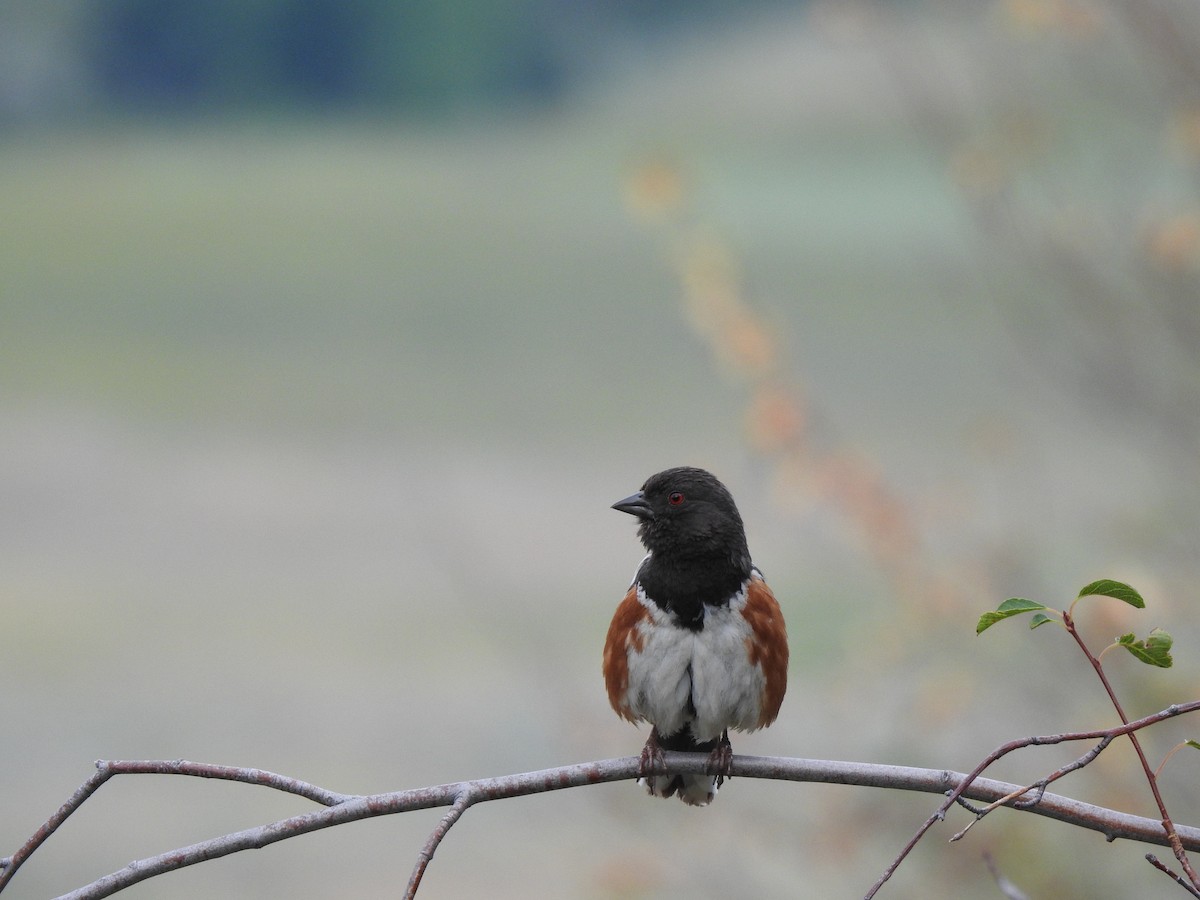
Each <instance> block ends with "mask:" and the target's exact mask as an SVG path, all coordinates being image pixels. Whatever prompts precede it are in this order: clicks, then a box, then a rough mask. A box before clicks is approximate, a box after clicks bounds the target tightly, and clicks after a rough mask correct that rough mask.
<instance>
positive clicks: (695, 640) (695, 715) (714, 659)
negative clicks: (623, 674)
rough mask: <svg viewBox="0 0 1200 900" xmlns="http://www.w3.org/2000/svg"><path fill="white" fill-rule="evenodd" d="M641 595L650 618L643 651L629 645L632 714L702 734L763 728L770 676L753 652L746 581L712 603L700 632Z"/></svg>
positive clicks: (664, 730) (668, 728)
mask: <svg viewBox="0 0 1200 900" xmlns="http://www.w3.org/2000/svg"><path fill="white" fill-rule="evenodd" d="M638 601H639V602H640V603H641V604H642V605H643V606H644V607H645V608H646V610H647V611H648V613H649V618H648V619H647V620H645V621H643V622H641V623H639V624H638V626H637V628H638V631H639V633H640V637H641V640H642V649H641V652H640V653H639V652H637V651H636V650H634V649H632V648H631V649H630V652H629V689H628V695H627V696H628V699H629V708H630V711H631V712H632V713H633V715H634V716H635V717H637V718H641V719H645V720H647V721H649V722H651V723H652V724H654V725H655V726H657V727H658V730H659V733H660V734H662V735H671V734H674V733H676V732H677V731H679V730H680V729H681V728H682V727H683V726H684V725H688V724H690V725H691V726H692V735H693V737H694V738H695V739H696V740H697V741H707V740H712V739H713V738H716V737H719V736H720V735H721V732H722V731H724V730H725V729H726V728H734V729H737V730H738V731H751V730H753V729H754V728H755V727H757V725H758V721H759V714H760V712H761V707H762V697H763V688H764V681H763V672H762V669H761V668H760V667H759V666H757V665H751V664H750V661H749V657H748V652H747V641H748V640H749V639H750V637H751V629H750V624H749V623H748V622H747V621H746V619H745V617H744V616H743V615H742V608H743V607H744V606H745V605H746V591H745V588H744V587H743V589H742V590H741V591H740V592H739V593H738V594H737V595H736V596H735V597H734V598H733V599H732V600H731V601H730V603H729V605H728V606H725V607H721V608H719V609H716V608H712V607H705V610H704V627H703V628H701V629H700V630H699V631H692V630H690V629H687V628H682V627H680V626H678V625H676V624H675V623H674V622H673V620H672V616H671V615H670V613H667V612H665V611H664V610H662V609H659V608H658V607H657V606H655V605H654V603H652V602H651V601H649V600H647V599H646V597H645V595H644V594H643V593H642V591H641V590H639V591H638Z"/></svg>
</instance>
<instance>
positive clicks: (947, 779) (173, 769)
mask: <svg viewBox="0 0 1200 900" xmlns="http://www.w3.org/2000/svg"><path fill="white" fill-rule="evenodd" d="M1191 708H1200V702H1197V703H1196V704H1188V705H1187V706H1186V707H1184V706H1177V707H1171V708H1170V710H1164V711H1163V713H1160V714H1158V715H1159V717H1160V718H1163V717H1167V715H1168V714H1170V715H1178V714H1179V712H1182V711H1188V710H1190V709H1191ZM1139 721H1143V722H1144V721H1145V720H1139ZM1136 725H1138V723H1136V722H1135V723H1130V726H1126V727H1133V726H1136ZM1088 734H1094V733H1091V732H1089V733H1088ZM1069 737H1072V736H1067V735H1053V736H1051V738H1055V739H1059V738H1061V739H1062V740H1066V739H1068V738H1069ZM1074 739H1084V738H1082V737H1074ZM1056 742H1057V740H1047V739H1046V738H1030V739H1027V740H1026V741H1025V742H1024V744H1023V745H1024V746H1029V745H1031V744H1035V743H1056ZM1014 743H1017V742H1014ZM1006 746H1008V745H1006ZM707 764H708V757H707V755H706V754H703V753H698V754H691V753H666V754H664V763H663V765H662V766H661V767H653V768H652V769H651V774H663V773H666V772H677V773H683V774H704V773H705V772H706V766H707ZM640 770H641V758H640V757H638V756H627V757H621V758H619V759H608V760H600V761H596V762H586V763H578V764H575V765H569V766H561V767H558V768H554V769H544V770H542V771H538V772H526V773H522V774H518V775H506V776H501V777H498V778H485V779H480V780H477V781H464V782H457V783H453V784H442V785H435V786H433V787H424V788H416V789H413V790H407V791H394V792H390V793H383V794H373V795H369V796H356V795H347V794H338V793H335V792H332V791H327V790H325V789H323V788H320V787H316V786H314V785H310V784H306V783H305V782H301V781H297V780H295V779H291V778H287V777H286V776H282V775H276V774H274V773H271V772H264V771H263V770H261V769H240V768H235V767H227V766H211V765H206V764H202V763H192V762H187V761H183V760H176V761H169V760H151V761H138V762H128V761H121V762H118V761H101V762H99V763H97V771H96V773H95V774H94V775H93V776H92V777H91V778H89V779H88V780H87V781H86V782H84V784H83V785H82V786H81V787H80V788H79V790H77V791H76V792H75V794H73V795H72V796H71V798H70V799H69V800H68V801H67V803H65V804H64V805H63V807H62V808H61V809H60V810H59V811H58V812H57V813H56V814H55V815H54V816H53V817H52V818H51V819H50V821H49V822H47V823H46V825H43V826H42V828H40V829H39V830H38V832H37V833H36V834H35V835H34V836H33V837H32V838H30V840H29V841H27V842H26V844H25V846H23V847H22V848H21V850H19V851H18V852H17V853H16V854H14V855H13V856H12V857H10V858H9V859H7V860H0V869H2V870H0V879H3V882H0V889H2V887H3V884H4V883H7V881H8V880H10V879H11V877H12V875H13V873H14V872H15V871H16V868H17V866H19V865H20V863H21V862H23V861H24V860H25V859H27V858H28V857H29V855H30V854H32V853H33V851H34V850H36V849H37V847H38V846H39V845H40V844H41V843H42V842H44V841H45V839H46V838H47V837H49V835H50V834H51V833H53V831H54V830H55V829H56V828H57V827H59V826H60V825H61V824H62V823H63V821H65V820H66V818H67V817H68V816H70V814H71V813H72V812H74V810H75V809H77V808H78V807H79V805H80V804H81V803H83V801H84V800H86V799H87V798H88V797H89V796H91V794H93V793H95V791H96V789H97V788H98V787H99V786H100V785H101V784H103V783H104V782H105V781H107V780H108V779H109V778H111V777H112V776H113V775H116V774H147V773H153V774H171V775H188V776H194V777H204V778H223V779H227V780H232V781H242V782H245V783H248V784H259V785H263V786H265V787H270V788H274V789H275V790H281V791H285V792H287V793H293V794H297V795H298V796H303V797H306V798H308V799H310V800H313V801H314V802H317V803H322V804H325V808H323V809H318V810H313V811H311V812H307V813H303V814H300V815H297V816H292V817H290V818H287V819H281V820H279V821H277V822H272V823H269V824H266V825H261V826H258V827H255V828H248V829H246V830H244V831H238V832H234V833H231V834H226V835H222V836H220V837H216V838H212V839H211V840H207V841H202V842H200V843H197V844H192V845H190V846H187V847H180V848H178V849H175V850H171V851H168V852H166V853H162V854H160V855H158V856H153V857H148V858H146V859H141V860H137V861H135V862H132V863H130V864H129V865H128V866H126V867H125V868H123V869H120V870H118V871H116V872H113V873H112V874H110V875H106V876H104V877H103V878H100V879H97V880H96V881H94V882H92V883H91V884H88V885H85V886H84V887H81V888H79V889H78V890H75V891H72V892H71V893H69V894H65V895H63V898H60V900H66V898H70V900H85V898H87V900H94V898H100V897H108V896H110V895H112V894H114V893H116V892H117V891H120V890H123V889H124V888H127V887H129V886H131V885H134V884H137V883H139V882H141V881H145V880H146V879H148V878H152V877H154V876H157V875H162V874H164V873H166V872H171V871H175V870H176V869H181V868H183V867H185V866H190V865H194V864H195V863H199V862H204V861H206V860H210V859H217V858H219V857H222V856H228V855H229V854H231V853H237V852H239V851H241V850H252V849H258V848H261V847H266V846H268V845H270V844H273V843H275V842H276V841H282V840H286V839H287V838H290V837H295V836H296V835H300V834H307V833H309V832H312V831H317V830H319V829H322V828H329V827H332V826H335V825H341V824H343V823H346V822H354V821H359V820H361V819H368V818H372V817H375V816H385V815H392V814H395V813H401V812H410V811H413V810H418V809H429V808H433V807H438V806H450V807H452V809H451V810H450V812H449V813H448V814H447V815H446V816H445V817H443V818H442V820H441V821H440V823H439V825H438V828H437V829H436V830H435V831H434V833H433V834H432V835H431V836H430V838H429V840H428V841H426V844H425V846H424V847H423V849H422V851H421V855H420V857H419V859H418V862H417V866H416V868H414V871H413V879H412V881H411V882H410V885H409V896H410V897H411V896H412V895H413V894H414V893H415V891H416V887H417V885H418V884H419V883H420V878H421V876H422V875H423V874H424V872H425V868H426V866H427V865H428V863H429V861H430V859H432V857H433V852H434V850H436V848H437V845H438V843H439V842H440V841H441V839H442V837H444V836H445V833H446V832H447V831H448V830H449V828H450V827H451V826H452V825H453V824H454V823H455V822H456V821H457V820H458V818H459V817H460V816H461V815H462V813H463V812H465V810H466V809H467V808H468V807H469V806H470V805H472V804H474V803H477V802H482V801H485V800H502V799H506V798H509V797H518V796H526V795H529V794H536V793H541V792H543V791H555V790H562V789H564V788H573V787H583V786H585V785H592V784H603V783H605V782H611V781H625V780H630V779H634V778H637V777H638V776H639V775H640V774H643V773H642V772H641V771H640ZM731 771H732V774H733V775H735V776H739V777H743V778H765V779H773V780H779V781H799V782H816V783H824V784H846V785H858V786H862V787H881V788H891V789H894V790H905V791H922V792H926V793H936V794H946V793H952V794H953V795H954V796H956V797H957V796H961V797H966V798H970V799H972V800H978V801H984V802H991V801H993V800H997V799H999V798H1001V797H1004V796H1006V795H1008V794H1011V793H1012V792H1013V791H1014V790H1017V789H1018V788H1019V787H1020V786H1019V785H1014V784H1008V783H1006V782H1003V781H995V780H992V779H990V778H980V777H974V778H973V779H971V780H970V781H969V784H967V785H964V782H965V781H967V780H968V779H970V778H971V776H968V775H964V774H962V773H960V772H952V771H949V770H944V769H918V768H911V767H907V766H888V765H875V764H871V763H855V762H839V761H828V760H813V759H790V758H784V757H760V756H734V757H733V761H732V764H731ZM1028 811H1029V812H1032V813H1035V814H1037V815H1041V816H1046V817H1048V818H1051V819H1057V820H1058V821H1061V822H1065V823H1067V824H1070V825H1076V826H1079V827H1081V828H1088V829H1091V830H1093V831H1098V832H1100V833H1101V834H1103V835H1104V836H1105V837H1106V838H1108V840H1110V841H1112V840H1116V839H1117V838H1125V839H1127V840H1135V841H1140V842H1143V843H1148V844H1157V845H1161V846H1169V844H1168V841H1167V838H1166V835H1165V834H1164V832H1163V828H1162V824H1161V823H1160V822H1158V821H1156V820H1154V819H1147V818H1144V817H1141V816H1133V815H1129V814H1126V813H1122V812H1118V811H1115V810H1111V809H1105V808H1104V807H1100V806H1094V805H1092V804H1089V803H1083V802H1081V801H1078V800H1073V799H1071V798H1069V797H1062V796H1059V795H1056V794H1049V793H1048V794H1045V795H1044V796H1043V798H1042V800H1041V802H1040V803H1038V804H1037V805H1036V806H1035V807H1033V808H1032V809H1029V810H1028ZM1177 834H1178V836H1179V838H1180V840H1181V842H1182V843H1183V845H1184V846H1185V847H1186V848H1187V849H1189V850H1200V828H1190V827H1184V826H1180V827H1179V828H1178V829H1177ZM5 864H7V865H5Z"/></svg>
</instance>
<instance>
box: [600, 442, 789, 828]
mask: <svg viewBox="0 0 1200 900" xmlns="http://www.w3.org/2000/svg"><path fill="white" fill-rule="evenodd" d="M612 508H613V509H616V510H620V511H621V512H624V513H628V514H630V515H632V516H636V517H637V519H638V536H639V537H640V539H641V542H642V544H643V545H644V546H645V548H646V556H645V558H644V559H643V560H642V562H641V564H640V565H639V566H638V569H637V573H636V574H635V575H634V578H633V582H632V583H631V584H630V586H629V588H628V590H627V591H626V593H625V597H624V599H623V600H621V602H620V604H618V606H617V610H616V613H615V614H614V615H613V618H612V623H611V624H610V625H609V628H608V634H607V636H606V638H605V641H604V654H603V665H602V668H603V673H604V682H605V687H606V689H607V691H608V700H609V703H610V704H611V705H612V708H613V709H614V710H615V711H616V713H617V715H619V716H620V717H621V718H623V719H626V720H628V721H630V722H633V723H635V724H636V723H641V722H648V723H649V724H650V725H651V730H650V736H649V738H648V739H647V740H646V744H645V747H644V748H643V749H642V755H641V769H640V771H641V772H642V777H641V778H639V779H638V782H639V784H642V785H643V786H644V787H645V788H646V789H647V791H648V792H649V793H650V794H651V795H652V796H655V797H671V796H673V795H677V796H678V797H679V799H680V800H682V801H683V802H684V803H686V804H688V805H689V806H707V805H708V804H709V803H711V802H712V801H713V799H714V798H715V797H716V794H717V790H718V788H720V786H721V784H722V783H723V782H724V780H725V778H726V777H728V776H729V774H730V766H731V763H732V758H733V748H732V745H731V744H730V742H729V729H731V728H732V729H734V730H735V731H755V730H757V729H759V728H765V727H767V726H768V725H770V724H771V723H772V722H774V721H775V718H776V716H778V714H779V707H780V705H781V704H782V703H783V695H784V693H785V692H786V690H787V666H788V644H787V629H786V627H785V625H784V621H783V612H782V610H780V608H779V603H778V601H776V599H775V595H774V594H773V593H772V592H771V589H770V588H769V587H767V583H766V581H765V580H764V579H763V575H762V572H761V571H760V570H759V569H758V568H757V567H756V566H755V565H754V563H753V562H752V561H751V559H750V550H749V548H748V547H747V544H746V532H745V527H744V526H743V524H742V517H741V515H740V514H739V513H738V509H737V505H736V504H735V503H734V501H733V496H732V495H731V494H730V493H729V491H728V489H727V488H726V487H725V485H723V484H722V483H721V482H720V481H719V480H718V479H717V478H716V476H714V475H713V474H712V473H711V472H707V471H705V470H704V469H697V468H693V467H690V466H678V467H676V468H671V469H666V470H664V471H662V472H658V473H657V474H655V475H651V476H650V477H649V478H648V479H646V482H645V483H644V484H643V485H642V487H641V490H639V491H636V492H635V493H633V494H630V495H629V496H628V497H625V498H624V499H622V500H618V501H617V502H616V503H614V504H613V505H612ZM664 750H673V751H689V752H707V753H708V754H709V757H708V762H707V766H706V771H707V772H708V773H709V774H705V775H680V774H675V775H672V774H666V775H652V774H648V772H649V770H650V769H651V768H654V767H656V766H657V767H661V765H662V762H663V751H664Z"/></svg>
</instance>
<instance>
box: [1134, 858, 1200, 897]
mask: <svg viewBox="0 0 1200 900" xmlns="http://www.w3.org/2000/svg"><path fill="white" fill-rule="evenodd" d="M1146 862H1148V863H1150V865H1152V866H1154V868H1156V869H1158V871H1160V872H1162V873H1163V874H1164V875H1166V876H1167V877H1169V878H1170V879H1171V880H1172V881H1174V882H1175V883H1176V884H1177V885H1179V886H1180V887H1181V888H1183V889H1184V890H1185V891H1187V892H1188V893H1189V894H1191V895H1192V896H1193V897H1200V891H1197V890H1196V889H1195V888H1194V887H1192V886H1191V885H1190V884H1188V883H1187V882H1186V881H1184V880H1183V876H1182V875H1180V874H1179V873H1178V872H1172V871H1171V869H1170V867H1169V866H1167V865H1166V863H1164V862H1162V860H1160V859H1159V858H1158V857H1157V856H1155V855H1154V854H1153V853H1147V854H1146Z"/></svg>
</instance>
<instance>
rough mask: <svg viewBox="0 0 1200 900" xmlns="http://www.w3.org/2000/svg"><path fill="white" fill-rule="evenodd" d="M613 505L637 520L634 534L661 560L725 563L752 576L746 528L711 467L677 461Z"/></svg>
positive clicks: (747, 575)
mask: <svg viewBox="0 0 1200 900" xmlns="http://www.w3.org/2000/svg"><path fill="white" fill-rule="evenodd" d="M613 509H619V510H621V512H627V513H629V514H630V515H634V516H637V517H638V519H640V520H641V524H640V526H639V528H638V536H639V537H640V538H641V539H642V543H643V544H645V545H646V549H647V550H649V551H650V552H651V554H652V555H653V556H654V557H655V559H656V560H657V561H658V562H660V563H679V564H685V563H686V564H695V563H708V564H710V565H720V566H722V567H725V566H728V567H731V568H732V569H734V570H736V571H737V574H738V577H739V579H742V578H748V577H749V575H750V552H749V550H747V548H746V532H745V529H744V527H743V526H742V517H741V516H740V515H739V514H738V510H737V506H736V504H734V502H733V497H732V496H731V495H730V493H729V491H728V490H726V488H725V485H723V484H721V482H720V481H718V480H717V478H716V477H715V476H714V475H713V474H712V473H710V472H706V471H705V470H704V469H694V468H691V467H690V466H679V467H677V468H674V469H666V470H665V471H662V472H659V473H658V474H657V475H651V476H650V477H649V478H648V479H646V483H645V484H643V485H642V489H641V490H640V491H638V492H637V493H636V494H632V495H630V496H629V497H626V498H625V499H624V500H618V501H617V502H616V503H614V504H613Z"/></svg>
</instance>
